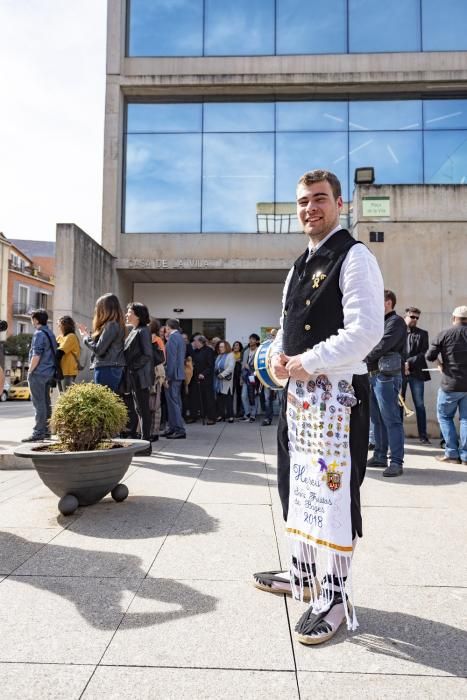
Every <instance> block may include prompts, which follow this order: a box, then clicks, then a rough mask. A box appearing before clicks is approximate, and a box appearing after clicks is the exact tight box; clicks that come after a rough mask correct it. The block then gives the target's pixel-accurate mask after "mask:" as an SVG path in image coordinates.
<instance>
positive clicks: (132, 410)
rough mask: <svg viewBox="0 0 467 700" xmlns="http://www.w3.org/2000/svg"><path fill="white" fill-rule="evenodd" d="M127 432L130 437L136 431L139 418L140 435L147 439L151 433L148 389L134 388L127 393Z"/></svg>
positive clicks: (134, 435)
mask: <svg viewBox="0 0 467 700" xmlns="http://www.w3.org/2000/svg"><path fill="white" fill-rule="evenodd" d="M127 397H128V401H125V403H126V404H127V407H128V432H129V433H130V436H131V437H136V434H137V433H138V423H139V420H140V419H141V437H142V439H143V440H149V437H150V435H151V412H150V410H149V389H134V390H132V392H131V395H130V394H128V395H127Z"/></svg>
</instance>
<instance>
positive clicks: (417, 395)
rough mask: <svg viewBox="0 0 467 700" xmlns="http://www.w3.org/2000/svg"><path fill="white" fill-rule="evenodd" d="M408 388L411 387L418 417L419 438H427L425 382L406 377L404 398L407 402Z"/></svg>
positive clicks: (403, 381)
mask: <svg viewBox="0 0 467 700" xmlns="http://www.w3.org/2000/svg"><path fill="white" fill-rule="evenodd" d="M407 386H410V391H411V394H412V401H413V405H414V407H415V413H416V415H417V430H418V437H419V438H426V437H427V434H426V410H425V382H424V381H423V379H417V377H411V376H410V375H409V376H408V377H404V378H403V380H402V390H401V393H402V398H403V399H404V401H405V395H406V393H407Z"/></svg>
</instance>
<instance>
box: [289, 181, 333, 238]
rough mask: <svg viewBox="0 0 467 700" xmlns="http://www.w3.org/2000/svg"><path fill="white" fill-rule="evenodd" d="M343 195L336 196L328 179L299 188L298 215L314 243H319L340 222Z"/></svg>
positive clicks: (301, 185)
mask: <svg viewBox="0 0 467 700" xmlns="http://www.w3.org/2000/svg"><path fill="white" fill-rule="evenodd" d="M341 209H342V197H338V198H337V199H335V198H334V194H333V191H332V188H331V185H330V184H329V182H327V181H326V180H323V181H322V182H313V183H312V184H311V185H305V184H303V183H301V184H299V186H298V188H297V216H298V218H299V221H300V223H301V225H302V227H303V231H304V232H305V233H306V234H307V236H309V237H310V238H311V240H312V242H313V243H315V244H316V243H319V241H321V240H322V239H323V238H325V237H326V236H327V235H328V233H330V232H331V231H332V230H333V229H334V228H336V226H337V225H338V224H339V214H340V211H341Z"/></svg>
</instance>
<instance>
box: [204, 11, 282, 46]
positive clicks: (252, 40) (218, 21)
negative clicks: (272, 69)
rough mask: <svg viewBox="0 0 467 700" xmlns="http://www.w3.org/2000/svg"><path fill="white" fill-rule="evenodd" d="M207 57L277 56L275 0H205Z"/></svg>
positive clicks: (205, 44)
mask: <svg viewBox="0 0 467 700" xmlns="http://www.w3.org/2000/svg"><path fill="white" fill-rule="evenodd" d="M204 53H205V55H206V56H251V55H261V54H262V55H266V54H273V53H274V0H235V2H220V1H219V0H205V42H204Z"/></svg>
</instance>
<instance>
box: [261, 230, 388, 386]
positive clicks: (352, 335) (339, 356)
mask: <svg viewBox="0 0 467 700" xmlns="http://www.w3.org/2000/svg"><path fill="white" fill-rule="evenodd" d="M341 228H342V227H341V226H337V227H336V228H335V229H333V230H332V231H331V232H330V233H329V234H328V235H327V236H326V238H323V240H322V241H320V242H319V243H318V245H317V246H316V247H315V248H313V247H312V245H311V241H310V243H309V245H308V249H309V251H310V254H309V256H308V258H307V261H308V260H309V259H310V257H311V255H312V254H313V253H315V252H316V251H317V250H318V248H320V247H321V246H322V245H323V243H324V242H325V241H327V240H328V239H329V238H331V236H332V235H333V234H334V233H336V231H339V230H340V229H341ZM293 271H294V268H293V267H292V268H291V269H290V270H289V273H288V275H287V278H286V280H285V284H284V290H283V292H282V315H281V319H280V329H279V330H278V332H277V336H276V339H275V340H274V343H273V350H272V352H273V353H277V352H282V338H283V323H284V305H285V300H286V298H287V290H288V288H289V284H290V280H291V279H292V274H293ZM339 288H340V290H341V292H342V307H343V311H344V328H340V329H339V330H338V332H337V335H332V336H331V337H329V338H328V339H327V340H323V341H322V342H321V343H318V344H317V345H315V346H314V347H313V348H312V349H311V350H307V351H306V352H304V353H303V354H302V355H301V356H300V357H301V361H302V365H303V367H304V369H305V371H306V372H308V373H309V374H316V373H317V372H326V371H328V372H330V371H331V370H332V371H335V370H342V371H345V372H347V373H348V372H350V373H351V374H365V373H366V371H367V368H366V365H365V363H364V362H363V358H364V357H366V356H367V355H368V353H369V352H370V350H372V349H373V348H374V347H375V345H376V344H377V343H378V342H379V341H380V340H381V338H382V337H383V333H384V284H383V278H382V276H381V271H380V269H379V266H378V263H377V261H376V258H375V256H374V255H373V253H371V252H370V251H369V250H368V248H367V247H366V246H365V245H354V246H352V247H351V249H350V250H349V252H348V253H347V255H346V256H345V258H344V262H343V263H342V267H341V271H340V275H339Z"/></svg>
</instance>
